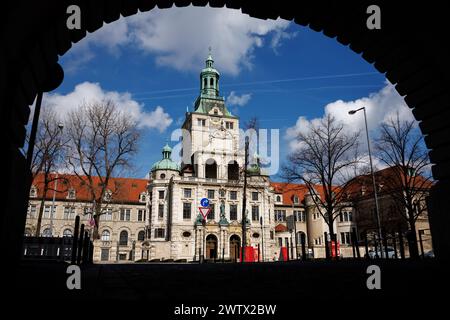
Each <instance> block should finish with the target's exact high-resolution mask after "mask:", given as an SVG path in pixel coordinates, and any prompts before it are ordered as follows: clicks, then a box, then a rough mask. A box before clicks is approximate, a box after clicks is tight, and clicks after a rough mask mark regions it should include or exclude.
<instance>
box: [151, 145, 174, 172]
mask: <svg viewBox="0 0 450 320" xmlns="http://www.w3.org/2000/svg"><path fill="white" fill-rule="evenodd" d="M171 154H172V148H171V147H170V146H169V145H168V144H166V145H165V146H164V148H163V149H162V155H163V158H162V159H161V160H159V161H158V162H156V163H155V164H154V165H153V166H152V170H151V171H155V170H176V171H179V170H180V167H179V166H178V164H177V163H176V162H175V161H173V160H172V159H171V157H170V156H171Z"/></svg>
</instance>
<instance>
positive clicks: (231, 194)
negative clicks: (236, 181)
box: [230, 191, 237, 200]
mask: <svg viewBox="0 0 450 320" xmlns="http://www.w3.org/2000/svg"><path fill="white" fill-rule="evenodd" d="M230 200H237V191H230Z"/></svg>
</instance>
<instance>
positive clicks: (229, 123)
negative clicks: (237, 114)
mask: <svg viewBox="0 0 450 320" xmlns="http://www.w3.org/2000/svg"><path fill="white" fill-rule="evenodd" d="M225 127H226V128H227V129H233V122H230V121H227V122H226V123H225Z"/></svg>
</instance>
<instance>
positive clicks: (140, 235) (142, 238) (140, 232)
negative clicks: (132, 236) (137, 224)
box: [138, 231, 145, 241]
mask: <svg viewBox="0 0 450 320" xmlns="http://www.w3.org/2000/svg"><path fill="white" fill-rule="evenodd" d="M144 240H145V232H144V231H139V233H138V241H144Z"/></svg>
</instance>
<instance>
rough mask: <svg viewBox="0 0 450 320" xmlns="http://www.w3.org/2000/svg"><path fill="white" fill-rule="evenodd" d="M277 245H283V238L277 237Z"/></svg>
mask: <svg viewBox="0 0 450 320" xmlns="http://www.w3.org/2000/svg"><path fill="white" fill-rule="evenodd" d="M278 246H279V247H282V246H283V238H278Z"/></svg>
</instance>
